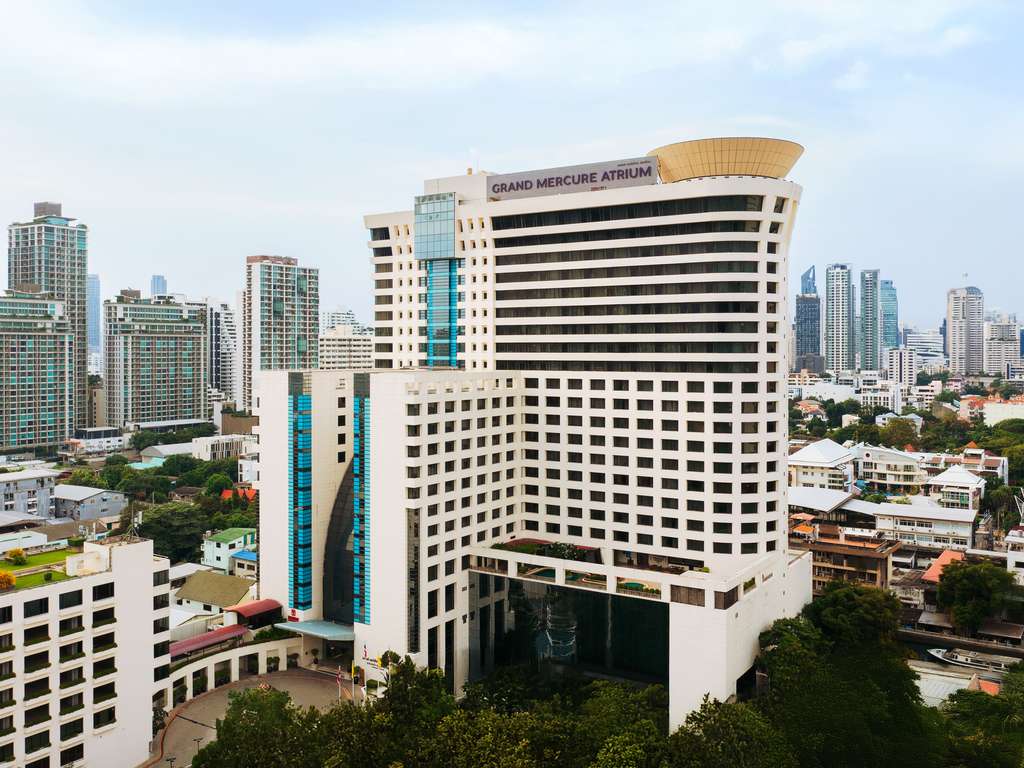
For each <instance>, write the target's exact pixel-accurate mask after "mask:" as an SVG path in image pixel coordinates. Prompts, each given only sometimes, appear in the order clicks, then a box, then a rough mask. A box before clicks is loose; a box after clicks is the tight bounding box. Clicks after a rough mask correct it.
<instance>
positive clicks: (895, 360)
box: [885, 347, 919, 388]
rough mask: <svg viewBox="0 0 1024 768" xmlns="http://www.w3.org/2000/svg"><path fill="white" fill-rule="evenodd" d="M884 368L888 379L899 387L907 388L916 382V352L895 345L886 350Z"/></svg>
mask: <svg viewBox="0 0 1024 768" xmlns="http://www.w3.org/2000/svg"><path fill="white" fill-rule="evenodd" d="M885 370H886V372H887V373H888V376H889V381H894V382H896V384H898V385H900V386H901V387H905V388H909V387H913V386H914V385H916V384H917V372H918V370H919V369H918V365H917V352H915V351H914V350H913V349H908V348H907V347H895V348H893V349H887V350H886V364H885Z"/></svg>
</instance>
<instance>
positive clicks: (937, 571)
mask: <svg viewBox="0 0 1024 768" xmlns="http://www.w3.org/2000/svg"><path fill="white" fill-rule="evenodd" d="M963 559H964V553H963V552H956V551H954V550H952V549H945V550H943V551H942V554H941V555H939V556H938V557H936V558H935V559H934V560H932V564H931V565H929V566H928V569H927V570H926V571H925V572H924V576H922V577H921V580H922V581H927V582H929V583H930V584H938V583H939V577H940V576H942V571H943V570H944V569H945V568H946V566H947V565H949V564H950V563H956V562H959V561H961V560H963Z"/></svg>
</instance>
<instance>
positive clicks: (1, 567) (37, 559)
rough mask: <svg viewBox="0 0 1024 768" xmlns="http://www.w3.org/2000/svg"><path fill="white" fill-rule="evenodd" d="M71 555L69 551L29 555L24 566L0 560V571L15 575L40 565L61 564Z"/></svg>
mask: <svg viewBox="0 0 1024 768" xmlns="http://www.w3.org/2000/svg"><path fill="white" fill-rule="evenodd" d="M70 554H72V552H71V550H69V549H58V550H56V551H54V552H40V553H39V554H36V555H29V556H28V558H27V559H28V562H27V563H25V564H24V565H14V564H13V563H11V561H10V560H7V559H4V560H0V571H10V572H11V573H17V572H18V571H24V570H25V569H26V568H35V567H36V566H40V565H51V564H53V563H63V562H64V561H65V560H67V559H68V555H70Z"/></svg>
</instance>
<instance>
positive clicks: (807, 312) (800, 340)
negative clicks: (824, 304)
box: [793, 267, 821, 359]
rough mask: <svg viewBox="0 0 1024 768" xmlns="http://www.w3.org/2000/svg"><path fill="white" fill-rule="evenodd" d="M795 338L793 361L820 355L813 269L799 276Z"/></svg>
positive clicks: (819, 308)
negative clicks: (807, 356)
mask: <svg viewBox="0 0 1024 768" xmlns="http://www.w3.org/2000/svg"><path fill="white" fill-rule="evenodd" d="M793 317H794V321H795V322H794V326H795V328H794V333H795V336H796V342H795V350H794V352H795V356H794V359H800V358H802V357H804V356H805V355H820V354H821V297H820V296H818V288H817V285H815V282H814V267H811V268H810V269H808V270H807V271H806V272H804V273H803V275H801V276H800V293H799V294H798V295H797V297H796V309H795V311H794V315H793Z"/></svg>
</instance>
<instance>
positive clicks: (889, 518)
mask: <svg viewBox="0 0 1024 768" xmlns="http://www.w3.org/2000/svg"><path fill="white" fill-rule="evenodd" d="M843 508H844V509H846V510H850V511H852V512H858V513H862V514H866V515H871V516H873V517H874V518H875V530H877V531H879V532H881V533H882V534H883V535H884V536H885V537H886V538H890V539H896V540H898V541H901V542H903V543H904V544H912V545H916V546H919V547H927V548H930V549H936V550H943V549H956V550H967V549H970V548H971V547H973V546H974V521H975V519H976V518H977V513H976V512H975V511H974V510H970V509H947V508H946V507H942V506H939V505H938V504H934V503H931V504H871V503H869V502H866V501H856V500H854V501H848V502H847V503H846V504H845V505H844V506H843Z"/></svg>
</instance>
